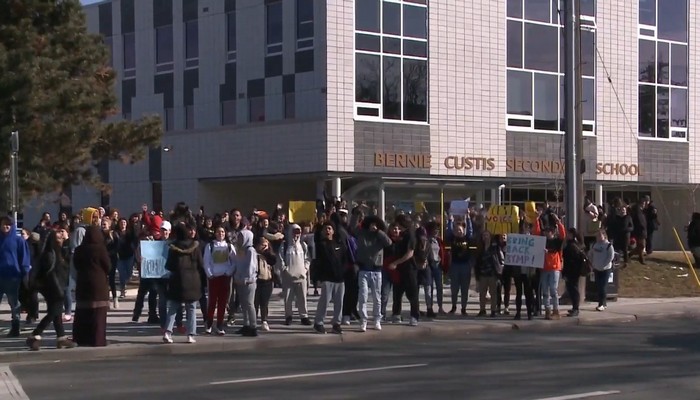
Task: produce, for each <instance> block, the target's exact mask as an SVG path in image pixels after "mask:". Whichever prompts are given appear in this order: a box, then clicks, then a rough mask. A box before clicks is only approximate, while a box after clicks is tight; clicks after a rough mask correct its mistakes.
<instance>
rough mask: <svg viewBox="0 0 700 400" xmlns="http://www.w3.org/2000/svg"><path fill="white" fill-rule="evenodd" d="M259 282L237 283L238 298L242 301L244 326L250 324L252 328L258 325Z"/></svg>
mask: <svg viewBox="0 0 700 400" xmlns="http://www.w3.org/2000/svg"><path fill="white" fill-rule="evenodd" d="M257 286H258V285H257V284H255V283H249V284H245V283H243V284H241V283H239V284H237V285H236V289H238V299H239V300H240V302H241V313H242V314H243V326H249V327H251V328H256V327H257V322H258V321H257V320H258V319H257V316H256V315H255V314H256V313H255V289H256V288H257Z"/></svg>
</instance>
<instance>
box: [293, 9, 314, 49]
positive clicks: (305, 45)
mask: <svg viewBox="0 0 700 400" xmlns="http://www.w3.org/2000/svg"><path fill="white" fill-rule="evenodd" d="M302 1H304V0H296V4H295V6H296V7H295V13H296V15H295V17H296V25H295V30H296V49H297V51H302V50H311V49H313V48H314V36H316V30H315V28H316V27H315V26H314V19H315V18H314V17H315V15H314V2H313V0H311V1H310V3H311V20H305V21H301V20H300V19H299V15H300V13H299V5H300V4H302ZM303 25H311V36H308V37H300V36H299V31H300V29H299V28H300V27H301V26H303Z"/></svg>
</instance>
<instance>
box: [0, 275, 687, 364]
mask: <svg viewBox="0 0 700 400" xmlns="http://www.w3.org/2000/svg"><path fill="white" fill-rule="evenodd" d="M279 293H280V290H279V289H275V292H274V294H273V297H272V300H271V302H270V320H269V322H270V328H271V330H270V332H260V336H258V337H257V338H243V337H240V336H238V335H234V334H233V332H234V331H235V330H237V329H238V328H239V327H240V326H238V325H237V326H236V327H234V328H227V335H226V336H224V337H218V336H208V335H204V334H203V332H202V331H203V328H202V324H201V315H200V312H199V310H198V311H197V314H198V315H197V316H198V318H200V321H199V324H200V325H199V329H198V330H199V336H197V343H196V344H194V345H188V344H185V343H184V341H185V339H186V337H185V336H184V335H177V334H176V335H174V339H175V343H174V344H172V345H164V344H162V342H161V332H160V328H159V327H158V326H154V325H148V324H146V323H145V322H139V323H134V322H131V315H132V310H133V306H134V298H135V297H136V290H134V289H132V290H129V292H128V299H127V300H125V301H122V302H120V307H119V309H117V310H110V311H109V314H108V322H107V326H108V331H107V338H108V340H109V343H110V345H109V346H107V347H103V348H75V349H70V350H56V349H54V348H53V347H54V346H55V336H54V332H53V331H52V330H51V331H49V330H47V331H46V332H45V334H44V335H43V336H44V343H43V345H44V348H43V349H42V350H41V351H39V352H30V351H28V350H27V349H26V346H25V344H24V341H25V338H26V337H27V335H28V334H29V333H30V332H31V330H32V329H33V326H25V324H24V323H22V337H21V338H17V339H9V338H6V337H5V334H6V333H7V331H8V327H9V320H10V313H9V307H8V305H7V302H3V303H2V304H1V305H0V363H9V362H13V363H14V362H36V361H52V360H63V361H67V360H87V359H98V358H114V357H133V356H144V355H155V354H186V353H208V352H221V351H243V350H255V349H265V348H279V347H292V346H305V345H319V344H330V343H353V342H360V341H365V340H368V339H371V340H396V339H413V340H416V339H421V340H429V339H435V338H460V337H463V338H467V337H468V336H469V335H471V334H474V333H478V332H488V331H496V330H499V331H502V330H529V329H549V328H553V327H561V326H569V325H593V324H596V325H604V324H612V323H630V322H634V321H636V320H639V319H661V318H674V317H676V318H678V317H686V316H688V317H693V316H696V315H697V314H698V309H699V307H700V298H675V299H620V300H619V301H616V302H610V303H609V308H608V310H606V311H605V312H597V311H595V304H593V303H586V304H583V305H582V307H581V314H580V316H579V317H577V318H567V317H564V316H562V319H561V320H559V321H546V320H544V319H542V318H541V317H540V318H537V319H535V320H532V321H527V319H525V320H522V321H514V320H513V315H510V316H504V315H502V316H497V317H496V318H476V317H475V315H476V314H477V312H478V300H477V299H476V298H474V297H470V300H469V302H470V304H469V306H468V309H467V311H468V314H469V316H468V317H462V316H460V315H459V311H458V315H454V316H445V317H441V318H439V319H436V320H434V321H429V320H427V319H422V320H421V322H420V324H419V326H417V327H410V326H408V324H407V322H404V323H403V324H400V325H399V324H390V323H385V324H383V330H382V331H381V332H377V331H374V330H373V329H372V326H373V325H372V324H371V323H370V327H369V329H368V331H367V332H365V333H361V332H359V325H358V323H357V322H354V323H353V324H352V325H350V326H343V329H344V333H343V335H334V334H330V333H329V334H326V335H319V334H316V333H314V332H313V331H312V329H311V327H308V326H302V325H300V323H299V318H298V317H295V320H294V322H293V325H291V326H284V325H283V322H284V310H283V302H282V301H281V300H279V297H278V294H279ZM448 298H449V290H446V291H445V299H448ZM317 301H318V297H309V310H311V311H313V310H315V309H316V302H317ZM390 304H391V303H390ZM421 304H424V303H423V298H422V297H421ZM370 306H371V304H370ZM41 308H42V309H43V304H42V305H41ZM330 308H331V309H332V305H331V306H330ZM446 308H448V309H449V307H446ZM513 308H514V307H513V306H511V313H512V314H513V311H512V310H513ZM568 309H569V306H562V310H563V312H562V314H565V310H568ZM403 310H404V313H403V315H404V321H407V313H408V310H409V307H408V304H405V303H404V305H403ZM330 311H331V310H329V312H330ZM41 314H42V315H43V311H42V313H41ZM146 317H147V316H146V314H145V313H144V315H143V316H142V318H141V321H145V320H146ZM50 328H52V327H50ZM66 331H67V332H68V333H69V334H70V332H71V331H72V324H66Z"/></svg>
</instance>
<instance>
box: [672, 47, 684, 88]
mask: <svg viewBox="0 0 700 400" xmlns="http://www.w3.org/2000/svg"><path fill="white" fill-rule="evenodd" d="M671 84H672V85H676V86H688V46H686V45H682V44H672V45H671Z"/></svg>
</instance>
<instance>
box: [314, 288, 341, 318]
mask: <svg viewBox="0 0 700 400" xmlns="http://www.w3.org/2000/svg"><path fill="white" fill-rule="evenodd" d="M320 285H321V297H319V299H318V305H317V308H316V318H315V320H314V324H316V325H323V320H324V319H325V318H326V309H327V308H328V302H330V301H331V299H333V319H332V320H331V324H334V325H335V324H340V319H341V317H342V316H343V296H344V295H345V282H321V284H320Z"/></svg>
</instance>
